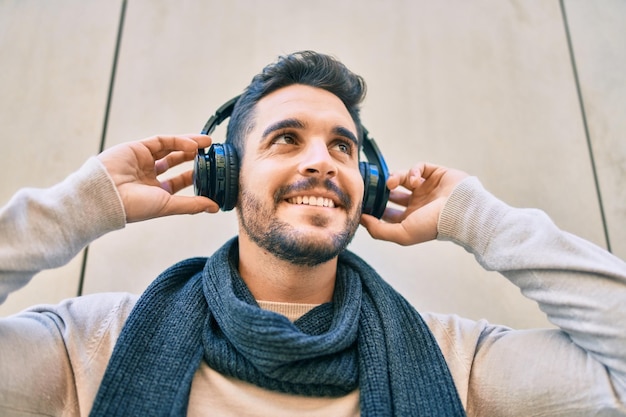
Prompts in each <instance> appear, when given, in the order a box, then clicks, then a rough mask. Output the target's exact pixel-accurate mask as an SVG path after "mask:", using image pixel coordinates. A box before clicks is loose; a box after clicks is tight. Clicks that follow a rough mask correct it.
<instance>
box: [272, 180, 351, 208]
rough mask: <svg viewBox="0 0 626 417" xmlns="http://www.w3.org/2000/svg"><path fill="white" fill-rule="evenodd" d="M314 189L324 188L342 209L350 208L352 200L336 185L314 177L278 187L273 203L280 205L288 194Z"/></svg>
mask: <svg viewBox="0 0 626 417" xmlns="http://www.w3.org/2000/svg"><path fill="white" fill-rule="evenodd" d="M314 188H324V189H325V190H326V191H330V192H331V193H333V194H335V195H336V196H337V199H338V200H339V202H340V203H341V205H342V206H343V207H345V208H346V209H350V208H352V198H351V197H350V196H349V195H348V194H346V193H344V192H343V191H341V189H340V188H339V186H337V184H335V183H334V182H332V181H331V180H329V179H324V180H322V179H320V178H316V177H309V178H305V179H303V180H300V181H297V182H294V183H293V184H289V185H284V186H282V187H280V188H279V189H278V190H276V192H275V193H274V203H275V204H278V203H280V202H281V201H282V200H284V199H285V196H286V195H287V194H289V193H294V192H301V191H307V190H312V189H314Z"/></svg>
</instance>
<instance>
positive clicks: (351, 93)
mask: <svg viewBox="0 0 626 417" xmlns="http://www.w3.org/2000/svg"><path fill="white" fill-rule="evenodd" d="M294 84H302V85H307V86H311V87H317V88H321V89H324V90H326V91H329V92H330V93H332V94H334V95H335V96H337V97H338V98H339V99H340V100H341V101H342V102H343V104H344V105H345V106H346V109H347V110H348V113H349V114H350V116H351V117H352V120H353V121H354V124H355V125H356V127H357V130H358V132H357V133H358V137H359V145H360V142H361V138H362V133H363V132H362V127H361V119H360V116H359V111H360V104H361V102H363V99H364V98H365V93H366V85H365V80H363V78H362V77H360V76H359V75H357V74H355V73H353V72H352V71H350V70H349V69H348V68H347V67H346V66H345V65H344V64H342V63H341V62H339V61H338V60H337V59H335V58H333V57H331V56H329V55H325V54H320V53H317V52H313V51H300V52H295V53H292V54H289V55H284V56H280V57H279V58H278V60H277V61H276V62H273V63H271V64H269V65H268V66H266V67H265V68H263V70H262V71H261V72H260V73H259V74H257V75H255V76H254V78H252V82H251V83H250V84H249V85H248V87H247V88H246V89H245V90H244V92H243V93H242V95H241V97H240V98H239V100H238V101H237V104H236V105H235V108H234V110H233V113H232V115H231V117H230V121H229V123H228V130H227V133H226V143H230V144H231V145H233V146H234V147H235V149H236V150H237V153H238V154H239V157H240V158H242V157H243V151H244V147H245V144H244V139H245V137H246V135H247V134H248V133H249V132H250V131H251V130H252V128H253V124H252V123H253V117H254V109H255V106H256V104H257V103H258V102H259V101H260V100H261V99H262V98H263V97H265V96H267V95H268V94H270V93H272V92H274V91H276V90H278V89H280V88H283V87H288V86H290V85H294Z"/></svg>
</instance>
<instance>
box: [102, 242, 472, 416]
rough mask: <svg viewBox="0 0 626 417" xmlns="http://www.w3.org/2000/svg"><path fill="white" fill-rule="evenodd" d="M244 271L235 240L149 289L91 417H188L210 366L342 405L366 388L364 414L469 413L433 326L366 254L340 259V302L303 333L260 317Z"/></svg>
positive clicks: (310, 316)
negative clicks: (203, 365) (200, 373)
mask: <svg viewBox="0 0 626 417" xmlns="http://www.w3.org/2000/svg"><path fill="white" fill-rule="evenodd" d="M237 265H238V241H237V239H236V238H235V239H233V240H231V241H229V242H228V243H226V244H225V245H224V246H223V247H222V248H221V249H219V250H218V251H217V252H216V253H215V254H214V255H213V256H212V257H211V258H209V259H208V260H207V259H206V258H192V259H188V260H186V261H183V262H180V263H178V264H176V265H174V266H172V267H171V268H169V269H168V270H166V271H165V272H163V273H162V274H161V275H160V276H159V277H158V278H157V279H156V280H155V281H154V282H153V283H152V284H151V285H150V286H149V287H148V289H147V290H146V291H145V292H144V293H143V295H142V296H141V297H140V298H139V300H138V301H137V304H136V306H135V307H134V309H133V311H132V312H131V314H130V316H129V317H128V320H127V321H126V324H125V325H124V328H123V329H122V332H121V334H120V336H119V339H118V341H117V344H116V345H115V348H114V350H113V354H112V357H111V360H110V361H109V364H108V367H107V370H106V372H105V375H104V378H103V380H102V383H101V385H100V389H99V391H98V394H97V396H96V399H95V402H94V405H93V409H92V411H91V416H103V417H104V416H107V417H110V416H147V415H150V416H184V415H186V412H187V404H188V399H189V392H190V388H191V381H192V378H193V376H194V373H195V372H196V370H197V369H198V367H199V365H200V362H201V361H202V360H204V361H206V362H207V363H208V365H209V366H210V367H211V368H213V369H215V370H216V371H217V372H219V373H221V374H224V375H229V376H232V377H235V378H238V379H240V380H243V381H247V382H250V383H252V384H255V385H257V386H260V387H263V388H266V389H268V390H274V391H279V392H283V393H290V394H298V395H305V396H316V397H319V396H331V397H333V396H335V397H336V396H342V395H346V394H348V393H349V392H351V391H353V390H355V389H357V388H359V389H360V408H361V415H363V416H376V417H380V416H403V417H404V416H446V417H451V416H464V415H465V412H464V410H463V406H462V404H461V401H460V400H459V397H458V394H457V391H456V388H455V386H454V382H453V381H452V377H451V375H450V372H449V370H448V367H447V365H446V363H445V361H444V358H443V355H442V354H441V351H440V350H439V347H438V345H437V343H436V341H435V339H434V337H433V336H432V334H431V333H430V331H429V329H428V327H427V326H426V324H425V323H424V321H423V319H422V318H421V317H420V315H419V314H418V313H417V312H416V311H415V310H414V309H413V308H412V307H411V306H410V305H409V303H408V302H407V301H406V300H404V298H402V297H401V296H400V295H399V294H398V293H397V292H396V291H394V290H393V289H392V288H391V287H390V286H389V285H388V284H386V283H385V282H384V281H383V280H382V278H380V277H379V276H378V274H377V273H376V272H375V271H374V270H373V269H372V268H371V267H369V266H368V265H367V264H366V263H365V262H364V261H362V260H361V259H360V258H358V257H357V256H356V255H354V254H352V253H350V252H348V251H344V252H343V253H342V254H341V255H340V256H339V262H338V269H337V280H336V285H335V292H334V296H333V300H332V302H331V303H326V304H322V305H321V306H318V307H316V308H314V309H313V310H311V311H310V312H308V313H307V314H305V315H304V316H303V317H301V318H300V319H298V320H297V321H295V322H294V323H292V322H290V321H289V320H288V319H287V318H286V317H284V316H282V315H280V314H277V313H274V312H271V311H267V310H262V309H260V308H259V307H258V305H257V304H256V302H255V300H254V298H253V297H252V294H251V293H250V291H249V290H248V288H247V287H246V285H245V284H244V282H243V281H242V279H241V277H240V276H239V274H238V272H237ZM207 395H211V393H207Z"/></svg>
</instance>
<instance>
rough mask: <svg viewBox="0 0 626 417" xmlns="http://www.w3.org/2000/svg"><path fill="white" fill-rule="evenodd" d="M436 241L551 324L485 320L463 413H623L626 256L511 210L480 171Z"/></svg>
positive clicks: (462, 188)
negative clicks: (512, 289) (492, 276)
mask: <svg viewBox="0 0 626 417" xmlns="http://www.w3.org/2000/svg"><path fill="white" fill-rule="evenodd" d="M438 239H440V240H449V241H453V242H455V243H457V244H459V245H461V246H463V247H464V248H465V249H466V250H467V251H469V252H471V253H472V254H474V256H475V258H476V259H477V261H478V262H479V263H480V264H481V265H482V266H483V267H484V268H485V269H487V270H492V271H498V272H500V273H501V274H502V275H504V276H505V277H506V278H507V279H509V280H510V281H511V282H512V283H513V284H515V285H516V286H518V287H519V288H520V290H521V292H522V294H523V295H525V296H526V297H528V298H530V299H532V300H534V301H535V302H537V303H538V305H539V307H540V308H541V310H542V311H544V312H545V313H546V315H547V317H548V319H549V320H550V321H551V322H552V323H553V324H555V325H556V326H557V327H558V328H557V329H536V330H523V331H522V330H512V329H509V328H505V327H502V326H492V325H484V324H483V325H482V326H483V327H482V330H481V334H480V336H479V337H478V338H477V339H476V346H475V347H474V352H473V355H474V356H473V360H472V365H471V370H470V373H469V382H468V385H469V388H468V414H470V415H491V416H494V415H498V416H514V415H515V416H521V415H524V416H528V415H533V416H548V415H550V416H554V415H559V416H560V415H562V416H578V415H580V416H590V415H626V263H624V261H622V260H621V259H619V258H617V257H615V256H613V255H611V254H610V253H609V252H607V251H605V250H604V249H602V248H599V247H597V246H595V245H593V244H591V243H590V242H587V241H585V240H583V239H581V238H578V237H576V236H574V235H571V234H569V233H567V232H564V231H562V230H560V229H558V228H557V227H556V226H555V225H554V223H553V222H552V221H551V220H550V219H549V218H548V216H547V215H546V214H545V213H543V212H542V211H540V210H536V209H518V208H513V207H510V206H508V205H506V204H505V203H503V202H502V201H500V200H498V199H497V198H495V197H494V196H493V195H491V194H490V193H488V192H487V191H486V190H485V189H484V188H483V187H482V185H481V184H480V182H479V181H478V180H477V179H476V178H469V179H466V180H465V181H463V182H462V183H461V184H460V185H459V186H458V187H457V189H455V191H454V192H453V194H452V196H451V197H450V199H449V201H448V202H447V203H446V206H445V207H444V210H443V211H442V213H441V216H440V219H439V236H438Z"/></svg>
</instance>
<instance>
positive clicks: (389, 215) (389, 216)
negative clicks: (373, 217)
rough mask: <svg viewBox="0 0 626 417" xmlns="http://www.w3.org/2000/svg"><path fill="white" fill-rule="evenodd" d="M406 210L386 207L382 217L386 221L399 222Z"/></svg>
mask: <svg viewBox="0 0 626 417" xmlns="http://www.w3.org/2000/svg"><path fill="white" fill-rule="evenodd" d="M405 212H406V210H400V209H397V208H393V207H387V208H386V209H385V212H384V213H383V217H382V219H383V220H384V221H386V222H388V223H400V222H401V221H402V220H404V217H405Z"/></svg>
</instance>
